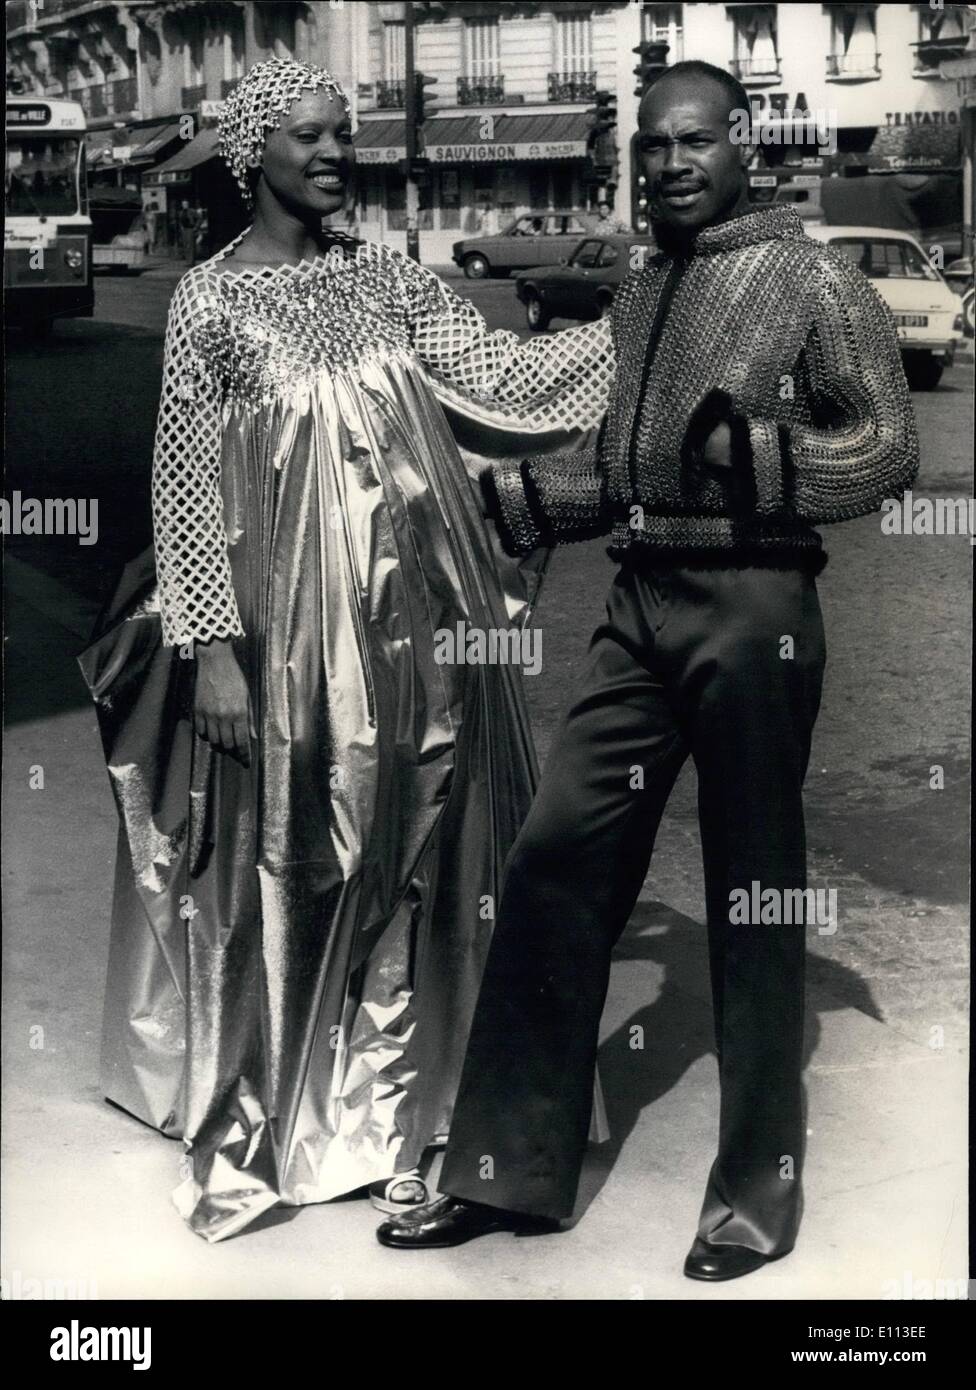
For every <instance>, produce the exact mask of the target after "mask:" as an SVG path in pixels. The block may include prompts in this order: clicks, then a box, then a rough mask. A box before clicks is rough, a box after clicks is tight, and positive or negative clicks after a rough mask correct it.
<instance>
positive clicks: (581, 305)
mask: <svg viewBox="0 0 976 1390" xmlns="http://www.w3.org/2000/svg"><path fill="white" fill-rule="evenodd" d="M653 252H654V239H653V237H648V236H638V235H637V234H636V233H631V234H630V235H626V234H624V233H618V234H616V235H614V236H588V237H584V239H583V240H582V241H581V242H579V243H578V245H577V246H576V247H575V248H574V250H573V254H572V255H571V256H570V258H569V260H568V261H567V263H566V264H565V265H537V266H533V267H532V268H531V269H529V270H523V271H521V272H520V273H519V274H518V275H516V277H515V293H516V294H517V295H518V297H519V299H521V301H522V303H523V304H524V305H525V317H526V319H527V320H528V324H529V327H530V328H533V329H543V328H548V327H549V321H550V319H554V318H564V319H598V318H600V317H602V315H603V314H605V313H606V312H607V310H608V309H609V308H610V305H611V304H612V303H613V296H614V294H615V293H616V289H617V286H618V285H619V284H620V282H621V280H623V278H624V276H625V275H627V274H628V272H629V271H630V270H632V269H633V268H634V267H635V266H636V265H638V264H640V261H641V260H642V259H643V258H644V257H645V256H649V255H652V254H653Z"/></svg>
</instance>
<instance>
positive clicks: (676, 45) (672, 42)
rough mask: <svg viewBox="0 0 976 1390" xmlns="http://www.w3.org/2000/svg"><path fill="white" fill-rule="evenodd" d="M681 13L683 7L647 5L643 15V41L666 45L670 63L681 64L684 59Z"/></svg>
mask: <svg viewBox="0 0 976 1390" xmlns="http://www.w3.org/2000/svg"><path fill="white" fill-rule="evenodd" d="M681 11H682V6H681V5H645V6H644V10H643V13H642V15H641V25H642V33H641V37H642V39H643V41H644V42H645V43H648V42H650V43H666V44H667V45H668V62H669V63H680V62H681V60H682V59H683V57H684V30H683V28H682V22H681Z"/></svg>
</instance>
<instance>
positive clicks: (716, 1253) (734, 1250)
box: [685, 1237, 782, 1284]
mask: <svg viewBox="0 0 976 1390" xmlns="http://www.w3.org/2000/svg"><path fill="white" fill-rule="evenodd" d="M781 1258H782V1256H780V1255H762V1254H760V1252H759V1251H758V1250H750V1249H748V1247H747V1246H745V1245H709V1244H708V1242H707V1241H704V1240H702V1239H701V1238H700V1237H696V1238H695V1243H694V1245H693V1246H692V1247H691V1249H690V1250H689V1251H688V1258H687V1259H686V1260H685V1274H686V1275H687V1277H688V1278H689V1279H704V1280H706V1281H707V1282H708V1283H712V1284H717V1283H719V1282H720V1280H722V1279H741V1277H742V1275H743V1274H751V1273H752V1271H753V1270H754V1269H759V1268H760V1266H762V1265H766V1264H770V1263H771V1262H772V1261H773V1260H778V1259H781Z"/></svg>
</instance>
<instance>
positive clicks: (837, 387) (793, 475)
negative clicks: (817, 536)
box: [750, 255, 918, 522]
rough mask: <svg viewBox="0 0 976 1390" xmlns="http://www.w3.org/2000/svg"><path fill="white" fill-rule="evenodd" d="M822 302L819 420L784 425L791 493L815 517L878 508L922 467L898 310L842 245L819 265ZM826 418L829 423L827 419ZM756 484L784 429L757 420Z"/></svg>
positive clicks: (814, 346) (809, 353)
mask: <svg viewBox="0 0 976 1390" xmlns="http://www.w3.org/2000/svg"><path fill="white" fill-rule="evenodd" d="M818 275H819V279H820V289H821V291H822V293H821V294H820V296H819V303H820V305H821V308H820V311H819V313H818V315H817V318H816V320H815V322H814V325H813V329H812V331H811V333H810V336H809V338H808V340H807V347H806V350H805V353H804V359H805V367H806V371H807V374H808V379H809V384H810V391H811V402H812V405H813V407H814V409H815V412H816V415H815V421H816V422H815V423H811V424H806V423H803V422H793V423H791V424H790V425H789V426H788V428H787V429H786V430H785V431H784V432H783V452H784V455H785V457H784V459H783V463H784V465H785V467H784V474H783V476H784V481H785V488H784V491H785V493H786V497H785V500H786V501H787V503H791V504H792V506H793V508H794V510H795V512H796V513H797V515H799V516H801V517H802V518H803V519H804V520H806V521H810V522H830V521H843V520H845V519H846V518H848V517H855V516H863V515H865V514H866V513H868V512H872V511H874V510H875V509H876V508H877V507H879V506H880V505H881V503H882V502H883V501H884V499H885V498H886V497H891V496H893V495H895V494H897V493H900V492H901V491H903V489H904V488H905V487H907V486H908V485H909V484H910V483H911V482H912V480H913V478H914V477H915V475H916V473H917V471H918V436H917V432H916V427H915V415H914V412H913V410H912V403H911V398H910V396H909V393H908V386H907V384H906V381H905V373H904V370H903V368H902V364H901V355H900V353H899V351H898V340H897V336H896V333H895V326H894V323H893V321H892V318H891V314H890V312H889V310H888V308H887V306H886V305H885V304H884V302H883V301H882V300H881V298H880V296H879V295H878V294H877V293H876V292H875V290H874V288H873V287H872V286H871V284H870V283H869V282H868V280H867V279H865V277H864V276H863V275H862V274H861V273H860V271H858V270H857V269H856V267H854V266H849V265H848V263H847V262H846V260H844V258H843V257H841V256H839V255H835V256H831V257H830V258H829V259H828V258H824V260H823V261H822V262H821V263H820V266H819V267H818ZM824 421H826V422H827V423H825V424H824V423H821V422H824ZM750 433H751V436H752V443H753V456H754V460H755V464H756V469H757V490H758V492H759V495H760V499H761V498H762V494H763V484H762V466H761V465H762V460H763V458H764V457H766V456H767V455H769V456H772V454H773V453H774V452H778V450H777V448H776V443H775V429H773V428H770V427H768V426H766V424H765V422H760V421H755V422H751V425H750Z"/></svg>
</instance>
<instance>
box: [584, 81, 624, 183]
mask: <svg viewBox="0 0 976 1390" xmlns="http://www.w3.org/2000/svg"><path fill="white" fill-rule="evenodd" d="M586 114H587V115H588V116H592V117H593V124H592V125H591V126H590V130H589V134H588V135H587V137H586V143H587V145H588V146H589V150H590V155H591V156H592V159H593V164H594V169H595V172H596V174H597V176H598V177H599V178H609V177H610V176H611V174H612V173H613V170H614V168H615V166H616V162H617V141H616V136H615V134H614V132H615V131H616V129H617V96H616V93H615V92H597V94H596V106H591V107H590V109H589V110H588V111H587V113H586Z"/></svg>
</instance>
